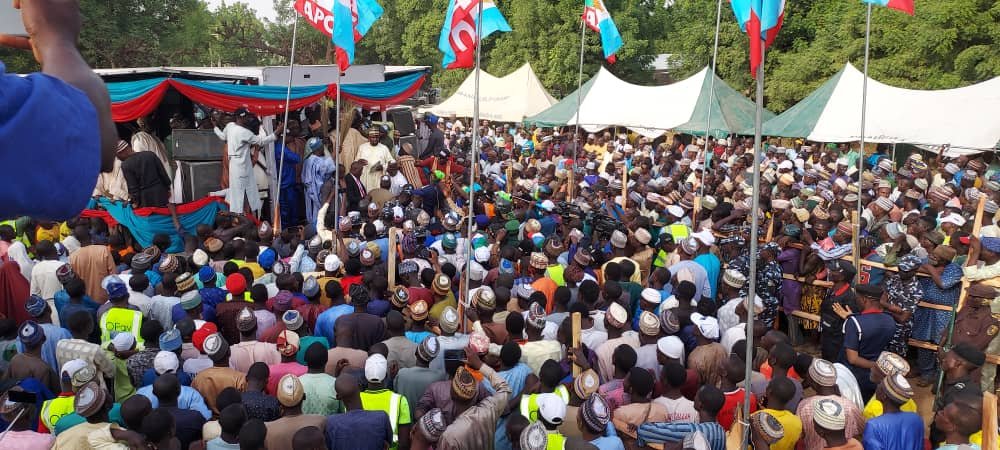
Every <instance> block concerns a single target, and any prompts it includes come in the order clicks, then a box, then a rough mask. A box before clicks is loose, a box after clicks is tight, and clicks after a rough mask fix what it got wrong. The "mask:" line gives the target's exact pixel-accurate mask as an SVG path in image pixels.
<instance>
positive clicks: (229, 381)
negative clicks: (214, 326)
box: [191, 333, 246, 414]
mask: <svg viewBox="0 0 1000 450" xmlns="http://www.w3.org/2000/svg"><path fill="white" fill-rule="evenodd" d="M201 347H202V349H204V352H205V354H207V355H208V357H209V358H211V360H212V364H213V366H212V367H209V368H207V369H204V370H202V371H201V372H198V375H195V377H194V380H192V381H191V387H192V388H194V389H195V390H197V391H198V393H200V394H201V395H202V397H204V399H205V403H206V404H207V405H208V407H209V408H211V409H212V411H213V412H214V413H216V414H218V412H219V410H218V408H217V406H216V403H215V402H216V400H217V398H218V396H219V392H222V390H223V389H225V388H227V387H232V388H236V390H239V391H242V390H243V389H244V387H246V376H245V375H244V374H243V373H242V372H238V371H236V370H233V369H231V368H230V367H229V356H230V351H229V344H228V343H227V342H226V339H225V338H223V337H222V335H221V334H218V333H214V334H210V335H209V336H207V337H206V338H205V339H204V341H203V343H202V345H201Z"/></svg>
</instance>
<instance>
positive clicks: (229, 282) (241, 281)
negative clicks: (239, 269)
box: [226, 273, 247, 295]
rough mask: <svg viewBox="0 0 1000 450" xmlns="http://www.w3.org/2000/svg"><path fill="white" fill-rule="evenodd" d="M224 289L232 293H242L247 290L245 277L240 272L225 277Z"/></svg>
mask: <svg viewBox="0 0 1000 450" xmlns="http://www.w3.org/2000/svg"><path fill="white" fill-rule="evenodd" d="M226 290H227V291H229V293H230V294H233V295H242V294H243V293H244V292H246V291H247V279H246V278H244V277H243V275H242V274H240V273H234V274H231V275H229V276H228V277H226Z"/></svg>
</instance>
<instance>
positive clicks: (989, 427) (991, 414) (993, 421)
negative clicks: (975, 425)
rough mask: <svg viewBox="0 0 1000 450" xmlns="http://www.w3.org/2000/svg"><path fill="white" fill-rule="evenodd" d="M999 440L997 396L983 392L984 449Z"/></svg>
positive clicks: (995, 445)
mask: <svg viewBox="0 0 1000 450" xmlns="http://www.w3.org/2000/svg"><path fill="white" fill-rule="evenodd" d="M980 198H982V197H980ZM980 204H982V203H980ZM997 440H998V439H997V396H996V395H994V394H993V393H992V392H983V445H982V448H991V449H992V448H997Z"/></svg>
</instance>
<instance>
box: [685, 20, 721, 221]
mask: <svg viewBox="0 0 1000 450" xmlns="http://www.w3.org/2000/svg"><path fill="white" fill-rule="evenodd" d="M721 24H722V0H719V1H718V5H717V6H716V10H715V44H714V45H713V46H712V73H711V74H709V81H708V119H706V120H705V148H704V149H703V153H702V158H701V183H699V185H698V188H699V189H698V196H699V197H702V198H704V197H705V173H706V172H708V151H709V150H708V140H709V138H710V137H711V134H712V106H714V105H715V67H716V60H717V59H718V58H719V26H720V25H721ZM699 203H701V202H700V201H699ZM691 219H692V221H697V220H698V218H697V217H692V218H691ZM695 226H697V223H695Z"/></svg>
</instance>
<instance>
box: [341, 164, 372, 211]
mask: <svg viewBox="0 0 1000 450" xmlns="http://www.w3.org/2000/svg"><path fill="white" fill-rule="evenodd" d="M365 164H366V162H365V161H364V160H359V161H354V162H353V163H351V170H350V172H349V173H348V174H347V179H346V180H345V183H344V184H345V187H344V190H345V192H346V194H347V205H346V206H347V208H346V210H347V211H361V209H360V208H359V207H358V203H359V202H361V199H363V198H365V196H367V195H368V192H367V191H366V190H365V185H364V184H363V183H361V171H362V170H364V168H365Z"/></svg>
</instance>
